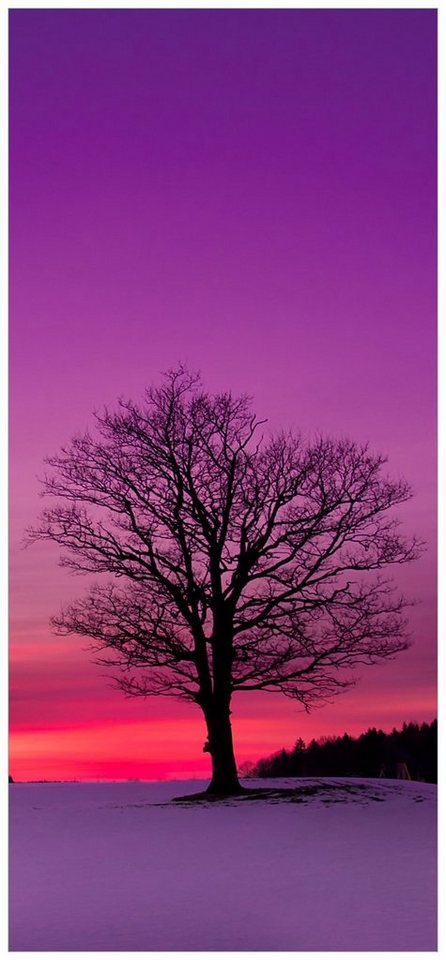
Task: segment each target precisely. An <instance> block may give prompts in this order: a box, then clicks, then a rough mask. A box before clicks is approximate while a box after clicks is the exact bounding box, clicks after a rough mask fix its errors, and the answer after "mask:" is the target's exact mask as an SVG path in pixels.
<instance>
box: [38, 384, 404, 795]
mask: <svg viewBox="0 0 446 960" xmlns="http://www.w3.org/2000/svg"><path fill="white" fill-rule="evenodd" d="M264 423H265V421H259V420H258V419H257V418H256V416H255V414H254V413H253V410H252V405H251V401H250V398H248V397H246V396H240V397H234V396H232V394H231V393H222V394H216V395H211V394H209V393H206V392H205V391H204V390H203V388H202V386H201V381H200V379H199V377H197V376H194V375H191V374H190V373H188V371H187V370H185V369H184V368H183V367H179V368H177V369H175V370H173V371H170V372H169V373H168V374H166V376H165V378H164V380H163V382H162V384H161V386H160V387H159V388H150V389H148V390H147V391H146V394H145V399H144V402H143V403H142V404H141V405H138V404H136V403H133V402H130V401H124V400H121V401H119V405H118V407H117V409H116V411H114V412H111V411H109V410H107V409H106V410H105V411H104V412H103V413H102V414H99V415H98V414H97V415H96V428H95V432H94V434H91V433H89V432H87V433H85V434H83V435H78V436H75V437H74V439H73V440H72V441H71V443H70V444H69V445H68V446H66V447H63V448H62V450H61V452H60V454H59V455H57V456H54V457H50V458H48V459H47V461H46V462H47V463H48V465H49V467H50V468H51V470H50V472H49V473H48V475H47V476H46V477H45V479H44V481H43V483H44V493H45V494H46V495H49V496H51V497H53V498H55V499H56V503H55V504H54V505H53V506H52V507H50V508H49V509H46V510H45V511H44V512H43V514H42V516H41V519H40V525H39V527H38V528H37V529H34V530H32V531H30V532H29V538H30V539H31V540H36V539H38V540H42V539H43V540H52V541H55V542H56V543H58V544H59V545H60V546H61V547H63V548H64V550H65V552H64V554H63V556H62V557H61V564H62V565H63V566H66V567H69V568H70V569H71V570H73V571H76V572H81V573H86V574H108V575H111V579H110V578H109V579H108V580H106V582H97V583H95V585H94V586H92V587H91V589H90V590H89V592H88V593H87V594H86V595H85V596H84V597H83V598H81V599H79V600H78V601H76V602H74V603H72V604H71V605H69V606H68V607H66V608H65V609H64V610H63V611H62V612H61V613H60V615H59V616H57V617H55V618H54V621H53V624H54V626H55V627H56V629H57V630H58V631H59V632H60V633H61V634H72V633H74V634H79V635H81V636H86V637H89V638H91V640H92V641H93V643H92V649H93V650H94V651H95V655H96V660H97V661H98V662H100V663H104V664H107V665H108V666H110V667H111V668H115V674H116V675H115V679H116V682H117V683H118V685H119V686H120V687H121V689H122V690H123V691H124V692H125V693H126V694H128V695H130V696H143V697H146V696H153V695H158V694H159V695H168V696H174V697H179V698H182V699H186V700H191V701H193V702H194V703H196V704H198V706H199V707H200V708H201V710H202V711H203V714H204V719H205V722H206V728H207V738H208V739H207V749H209V751H210V754H211V757H212V781H211V784H210V787H209V790H210V791H211V792H214V793H234V792H238V791H239V790H240V789H241V787H240V785H239V782H238V777H237V768H236V762H235V758H234V750H233V740H232V730H231V720H230V715H231V698H232V696H233V694H234V693H236V692H238V691H241V690H265V691H278V690H279V691H282V692H283V693H284V694H286V695H287V696H290V697H294V698H295V699H296V700H298V701H299V702H300V703H301V704H302V705H303V706H304V707H305V708H306V709H309V708H310V707H311V705H312V704H313V703H314V702H317V701H321V700H322V701H324V700H327V699H330V698H331V697H332V695H334V694H336V693H337V692H339V691H341V690H343V689H344V688H346V687H347V686H348V685H349V684H351V683H352V682H353V676H352V670H351V668H353V667H354V666H355V665H357V664H364V663H374V662H377V661H379V660H382V659H384V658H386V657H390V656H393V655H394V654H396V653H397V652H398V651H400V650H404V649H405V648H406V647H407V639H406V637H405V629H404V628H405V623H404V620H403V617H402V611H403V608H404V607H405V606H406V601H405V600H404V599H403V598H401V597H398V596H396V595H395V593H394V591H393V588H392V585H391V582H390V581H389V580H387V579H384V578H383V577H382V575H381V573H380V571H381V570H382V568H384V567H388V566H389V565H391V564H400V563H404V562H406V561H408V560H411V559H413V558H414V557H416V555H417V553H418V544H417V542H416V541H415V540H408V539H405V538H403V537H402V536H401V535H400V533H399V531H398V522H397V520H396V519H395V517H394V516H392V510H391V508H393V507H395V506H396V505H397V504H401V503H404V502H405V501H406V500H407V499H408V498H409V497H410V495H411V494H410V490H409V487H408V485H407V483H406V482H405V481H404V480H396V481H393V480H391V479H389V478H388V477H386V476H384V475H383V469H382V468H383V465H384V463H385V459H384V458H383V457H381V456H374V455H372V454H371V453H370V452H369V450H368V448H367V446H358V445H357V444H355V443H353V442H351V441H349V440H339V441H337V440H332V439H324V438H317V439H316V440H315V441H314V442H305V441H304V440H303V439H302V438H300V437H296V436H292V435H291V434H288V433H280V434H278V435H275V436H266V435H263V433H262V425H263V424H264ZM373 571H375V575H371V573H372V574H373Z"/></svg>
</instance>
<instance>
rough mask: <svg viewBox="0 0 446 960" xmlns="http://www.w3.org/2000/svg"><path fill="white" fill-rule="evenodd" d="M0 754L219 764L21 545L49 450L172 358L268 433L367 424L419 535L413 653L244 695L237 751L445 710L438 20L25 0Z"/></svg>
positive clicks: (37, 769) (15, 90)
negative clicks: (328, 690) (98, 656)
mask: <svg viewBox="0 0 446 960" xmlns="http://www.w3.org/2000/svg"><path fill="white" fill-rule="evenodd" d="M10 16H11V58H10V66H11V140H10V143H11V271H10V295H11V327H10V342H11V366H10V371H11V374H10V389H11V568H12V573H11V602H10V612H11V772H12V773H13V775H14V776H15V777H17V778H18V779H25V778H33V777H48V778H51V777H62V778H69V777H73V778H101V777H104V778H108V777H132V776H135V777H141V778H159V777H176V776H178V777H181V776H188V775H189V776H190V775H197V776H198V775H200V774H201V775H207V773H208V771H209V758H208V756H207V755H206V754H203V753H202V752H201V751H202V745H203V741H204V728H203V724H202V720H201V717H200V714H199V712H198V711H194V707H193V706H190V705H186V704H184V705H182V704H179V703H176V702H175V701H171V700H167V699H163V700H161V699H152V700H147V701H141V700H126V699H124V698H123V697H122V695H121V694H120V693H119V692H117V691H115V690H114V689H112V688H111V687H110V685H109V678H104V676H103V675H102V673H103V671H102V672H101V670H100V669H99V668H98V667H95V666H94V665H92V664H91V663H90V661H89V657H88V655H87V654H86V653H85V652H84V650H83V649H82V646H83V644H82V642H81V641H79V640H78V639H76V638H72V639H70V638H69V639H60V638H56V637H54V636H53V635H52V633H51V630H50V627H49V624H48V621H49V618H50V616H51V614H53V613H55V612H57V611H58V610H59V607H60V605H61V603H62V602H64V601H65V600H67V599H69V598H70V597H74V596H76V595H78V594H79V592H82V590H83V589H85V586H86V584H85V583H84V582H83V581H82V580H81V579H77V578H73V577H71V576H70V575H69V574H68V572H66V571H65V572H64V571H62V570H60V569H59V567H58V566H57V556H58V550H57V548H56V547H55V546H53V545H51V544H39V545H36V546H34V547H32V548H28V549H27V550H23V549H21V548H20V545H19V544H20V540H21V538H22V536H23V532H24V528H25V527H26V525H27V524H29V523H31V522H33V521H34V520H35V519H36V516H37V514H38V512H39V510H40V508H41V502H40V501H39V496H38V490H39V485H38V482H37V479H36V475H37V474H39V473H41V472H42V460H43V458H44V456H45V455H47V454H50V453H54V452H56V451H57V449H58V447H59V445H60V444H61V443H63V442H64V441H65V440H67V439H69V438H70V437H71V435H72V434H73V433H74V432H75V431H77V430H80V429H83V428H85V427H86V426H87V425H88V424H89V422H90V420H91V411H92V410H93V409H94V408H100V407H101V406H102V405H103V404H104V403H107V404H110V405H111V404H113V402H114V400H115V399H116V397H117V396H119V395H121V394H124V395H128V396H131V397H133V398H134V399H138V398H139V397H140V396H141V394H142V392H143V390H144V387H145V386H146V384H148V383H150V382H152V381H154V380H157V379H158V378H159V375H160V372H161V371H163V370H165V369H166V368H168V367H170V366H172V365H174V364H175V363H176V362H177V361H179V360H182V361H185V362H187V363H188V364H189V365H190V366H191V367H192V368H194V369H197V368H199V369H201V371H202V374H203V378H204V381H205V384H206V386H207V387H208V388H209V389H211V390H214V389H220V388H221V389H225V388H228V387H230V388H232V389H233V390H234V391H235V392H239V391H247V392H249V393H251V394H252V395H253V396H254V397H255V403H256V409H257V411H258V413H259V414H260V415H262V416H267V417H269V420H270V423H271V425H272V426H273V427H274V426H282V425H285V426H290V427H295V428H298V429H300V430H301V431H303V432H304V433H311V432H313V431H315V430H320V431H322V432H324V433H330V434H334V435H348V436H350V437H353V438H354V439H357V440H359V441H363V440H369V441H370V443H371V445H372V447H373V448H374V449H375V450H377V451H381V452H385V453H387V454H388V456H389V470H390V471H391V472H392V473H393V474H396V475H399V474H404V475H405V476H406V477H407V479H408V480H409V481H410V482H411V483H412V485H413V488H414V492H415V496H414V499H413V501H412V502H411V503H410V504H408V505H406V506H405V507H404V508H403V509H402V510H401V518H402V519H403V520H404V524H405V529H406V530H407V532H416V533H417V535H418V536H421V537H423V538H424V539H425V540H426V542H427V545H428V547H427V550H426V553H425V555H424V556H423V558H422V559H421V560H420V561H418V562H417V563H416V564H414V565H412V566H410V567H409V568H407V569H405V570H404V569H398V570H397V575H398V583H399V584H400V585H401V587H402V589H403V590H404V591H405V592H406V593H408V594H410V595H411V596H412V597H413V598H414V599H416V600H417V601H419V603H418V605H417V606H416V607H414V608H413V609H412V610H411V611H410V627H411V631H412V635H413V646H412V647H411V649H410V650H409V651H408V652H407V653H403V654H401V655H400V656H399V658H398V659H397V660H395V661H394V662H392V663H387V664H384V665H381V666H378V667H374V668H373V667H371V668H369V669H366V668H364V671H363V676H362V679H361V680H360V682H359V683H358V686H357V687H356V688H355V689H354V691H353V692H350V693H348V694H346V695H344V696H341V697H339V698H338V699H337V700H336V702H335V703H334V704H333V705H330V706H325V707H324V708H323V709H321V710H317V711H316V712H313V713H312V714H311V715H310V716H307V715H305V714H302V713H301V712H300V710H299V708H298V707H297V705H295V704H294V703H293V702H292V701H291V700H287V699H285V698H282V697H280V696H275V695H274V696H273V695H270V694H261V693H260V694H253V693H250V694H248V693H245V694H239V699H238V700H237V699H236V701H235V704H234V731H235V740H236V748H237V756H238V759H239V761H240V762H241V761H243V760H246V759H256V758H257V757H259V756H262V755H265V754H267V753H270V752H272V751H273V750H275V749H278V748H280V747H281V746H283V745H285V746H289V745H291V744H292V743H293V742H294V740H295V739H296V738H297V737H298V736H302V737H303V738H304V739H305V740H309V739H310V738H311V737H312V736H320V735H322V734H327V735H328V734H336V733H343V732H344V731H345V730H347V731H349V732H351V733H359V732H361V731H362V730H364V729H366V728H367V727H368V726H370V725H376V726H382V727H383V728H384V729H390V728H391V727H392V726H393V725H399V724H400V723H402V722H403V721H404V720H415V721H423V720H428V721H430V720H431V719H433V717H434V716H435V715H436V704H435V694H436V688H435V682H436V681H435V667H436V664H435V651H436V637H435V617H436V610H435V590H436V583H435V545H434V538H435V472H436V468H435V434H436V422H435V397H436V353H435V341H436V326H435V319H436V220H435V210H436V167H435V164H436V145H435V124H436V94H435V77H436V14H435V11H433V10H276V11H274V10H254V11H249V10H223V11H222V10H199V11H196V10H195V11H194V10H161V11H160V10H148V9H146V10H127V11H126V10H68V9H67V10H25V9H22V10H13V11H12V12H11V14H10Z"/></svg>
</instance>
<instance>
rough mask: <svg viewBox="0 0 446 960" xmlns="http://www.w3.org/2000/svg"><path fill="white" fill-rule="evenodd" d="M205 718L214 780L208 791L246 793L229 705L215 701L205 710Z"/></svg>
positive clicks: (228, 793)
mask: <svg viewBox="0 0 446 960" xmlns="http://www.w3.org/2000/svg"><path fill="white" fill-rule="evenodd" d="M205 718H206V726H207V731H208V744H209V747H208V749H209V753H210V754H211V757H212V780H211V782H210V784H209V787H208V788H207V791H206V793H213V794H219V795H221V796H231V795H234V794H238V793H244V788H243V787H242V786H241V784H240V783H239V780H238V776H237V764H236V762H235V756H234V745H233V742H232V728H231V718H230V710H229V706H228V707H226V706H225V707H218V705H216V704H215V703H214V704H213V706H212V708H211V709H210V710H207V711H206V712H205Z"/></svg>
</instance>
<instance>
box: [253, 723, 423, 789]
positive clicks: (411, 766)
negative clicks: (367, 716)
mask: <svg viewBox="0 0 446 960" xmlns="http://www.w3.org/2000/svg"><path fill="white" fill-rule="evenodd" d="M241 772H242V773H243V774H244V775H245V776H252V777H404V776H406V777H407V776H409V777H410V779H411V780H422V781H425V782H426V783H436V782H437V721H436V720H434V721H433V722H432V723H431V724H428V723H422V724H421V726H419V725H418V724H416V723H404V724H403V727H402V729H401V730H396V729H393V730H392V732H391V733H384V731H383V730H376V729H375V727H370V729H369V730H367V732H366V733H362V734H361V735H360V736H359V737H350V736H349V735H348V733H345V734H344V736H342V737H321V738H320V739H319V740H311V742H310V743H309V744H308V746H306V745H305V743H304V741H303V740H302V739H301V738H299V739H298V740H297V741H296V744H295V746H294V747H293V749H292V750H280V751H279V752H278V753H275V754H273V755H272V756H271V757H267V758H266V759H265V760H259V761H258V763H256V764H251V765H244V768H243V770H242V771H241Z"/></svg>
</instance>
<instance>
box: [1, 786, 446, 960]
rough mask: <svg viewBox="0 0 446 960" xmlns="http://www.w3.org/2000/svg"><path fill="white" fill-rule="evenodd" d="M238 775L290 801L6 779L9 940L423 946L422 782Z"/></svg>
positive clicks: (74, 946)
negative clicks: (200, 800) (290, 793)
mask: <svg viewBox="0 0 446 960" xmlns="http://www.w3.org/2000/svg"><path fill="white" fill-rule="evenodd" d="M251 784H252V786H259V785H264V786H268V787H271V786H274V785H277V786H279V785H281V786H297V787H301V788H303V792H302V797H301V802H298V803H296V802H286V801H282V800H281V801H280V802H274V801H267V800H264V799H262V800H251V799H249V800H247V799H243V800H236V801H231V802H228V803H215V802H213V803H209V804H205V805H203V804H200V805H190V804H174V803H171V802H170V801H171V800H172V798H174V797H178V796H181V795H183V794H186V793H194V792H196V791H197V790H199V789H200V788H201V786H204V785H202V784H200V783H199V782H197V781H193V782H192V781H190V782H188V783H185V782H177V783H174V782H167V783H143V782H141V783H74V784H71V783H60V784H58V783H47V784H13V785H11V786H10V788H9V789H10V819H11V826H10V874H11V881H10V949H11V950H61V951H67V950H70V951H73V950H76V951H89V950H103V951H108V952H109V951H114V950H118V951H133V950H148V951H154V950H161V951H167V950H172V951H175V950H176V951H189V950H193V951H204V950H209V951H217V950H218V951H221V950H226V951H238V950H243V951H245V950H255V951H259V950H262V951H289V950H293V951H305V950H309V951H332V950H333V951H344V950H349V951H351V950H356V951H363V950H368V951H370V950H374V951H384V950H399V951H406V950H410V951H413V950H418V951H427V950H435V949H436V929H435V928H436V787H435V786H433V785H431V784H420V783H413V782H403V781H392V780H369V781H365V780H364V781H359V780H350V781H347V780H341V779H339V780H335V779H333V780H317V781H316V780H314V779H313V780H311V781H310V780H281V781H271V780H268V781H251ZM248 785H249V784H248ZM312 787H316V788H317V791H318V792H316V793H314V794H312V793H311V792H310V793H309V794H308V793H305V789H308V788H312ZM321 787H322V788H323V789H322V790H321Z"/></svg>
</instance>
